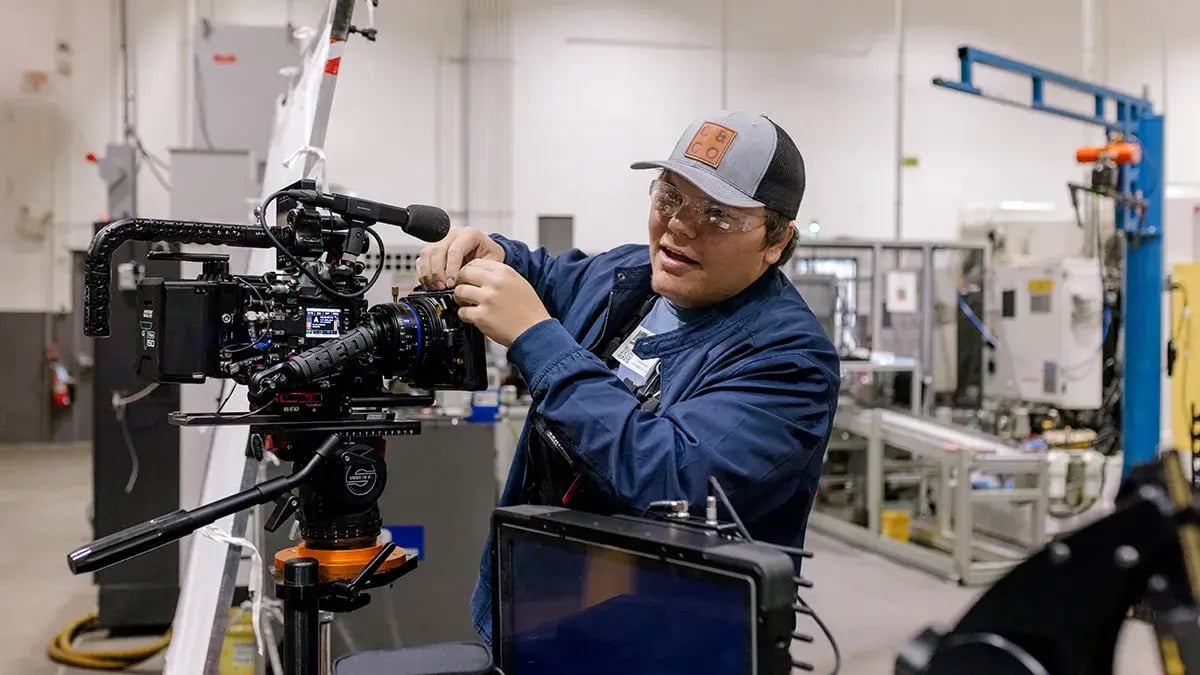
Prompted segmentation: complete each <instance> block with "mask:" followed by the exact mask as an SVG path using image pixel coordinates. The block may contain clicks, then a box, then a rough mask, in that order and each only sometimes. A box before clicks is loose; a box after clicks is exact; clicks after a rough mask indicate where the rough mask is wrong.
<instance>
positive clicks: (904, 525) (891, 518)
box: [880, 509, 912, 542]
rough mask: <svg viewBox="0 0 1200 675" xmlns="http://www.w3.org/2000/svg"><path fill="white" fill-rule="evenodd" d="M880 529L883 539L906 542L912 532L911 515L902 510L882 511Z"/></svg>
mask: <svg viewBox="0 0 1200 675" xmlns="http://www.w3.org/2000/svg"><path fill="white" fill-rule="evenodd" d="M880 529H881V530H883V536H885V537H888V538H890V539H895V540H896V541H903V542H907V541H908V540H909V536H910V535H911V532H912V513H911V512H909V511H906V510H903V509H884V510H883V513H882V514H881V517H880Z"/></svg>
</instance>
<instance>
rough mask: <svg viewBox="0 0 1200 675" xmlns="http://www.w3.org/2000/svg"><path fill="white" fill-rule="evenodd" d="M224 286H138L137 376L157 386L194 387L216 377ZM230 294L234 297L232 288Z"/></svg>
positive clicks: (151, 281) (158, 282)
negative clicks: (179, 384)
mask: <svg viewBox="0 0 1200 675" xmlns="http://www.w3.org/2000/svg"><path fill="white" fill-rule="evenodd" d="M224 286H226V284H223V283H221V282H219V281H209V280H196V281H168V280H165V279H160V278H154V277H151V278H147V279H143V280H142V281H141V283H139V284H138V311H139V316H138V328H139V331H138V333H139V336H138V365H137V371H138V375H139V376H141V377H143V378H145V379H147V380H150V381H156V382H179V383H198V382H203V381H204V380H205V377H206V376H218V375H219V373H218V372H217V368H218V358H217V357H218V355H219V352H220V344H219V342H220V339H219V332H220V326H221V320H222V316H221V314H220V305H221V302H220V301H221V296H222V292H221V291H222V290H223V287H224ZM228 290H230V291H232V292H233V293H234V294H235V295H236V292H237V290H236V287H230V288H229V289H228ZM229 316H230V321H232V320H233V316H232V315H229Z"/></svg>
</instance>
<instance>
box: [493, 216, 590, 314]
mask: <svg viewBox="0 0 1200 675" xmlns="http://www.w3.org/2000/svg"><path fill="white" fill-rule="evenodd" d="M491 238H492V241H495V242H496V243H497V244H500V246H501V247H502V248H503V249H504V263H505V264H506V265H508V266H509V267H511V268H513V269H515V270H516V271H517V272H518V273H520V275H521V276H523V277H525V280H526V281H528V282H529V284H530V285H531V286H533V289H534V290H535V291H537V294H538V297H540V298H541V299H542V304H543V305H545V306H546V311H548V312H550V316H552V317H554V318H556V319H560V318H562V316H563V314H565V313H566V312H567V311H568V310H569V308H570V305H571V300H572V299H574V298H575V296H576V292H577V290H578V288H579V284H580V282H582V280H583V277H584V274H585V273H586V272H587V270H588V268H589V267H590V266H591V264H592V262H593V261H594V260H595V257H594V256H588V255H586V254H584V253H583V252H582V251H580V250H579V249H571V250H570V251H567V252H566V253H563V254H562V255H558V256H554V255H550V254H549V253H548V252H547V251H546V249H544V248H539V249H537V250H536V251H531V250H529V246H528V245H526V244H525V243H523V242H519V241H515V240H512V239H508V238H506V237H504V236H502V235H499V234H493V235H491Z"/></svg>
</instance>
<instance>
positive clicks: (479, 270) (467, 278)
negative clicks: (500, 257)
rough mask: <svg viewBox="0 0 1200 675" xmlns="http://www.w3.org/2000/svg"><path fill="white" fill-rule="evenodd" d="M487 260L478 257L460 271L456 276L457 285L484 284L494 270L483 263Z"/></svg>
mask: <svg viewBox="0 0 1200 675" xmlns="http://www.w3.org/2000/svg"><path fill="white" fill-rule="evenodd" d="M484 262H487V261H485V260H483V259H481V258H476V259H475V260H472V261H471V262H469V263H467V264H466V265H463V266H462V269H460V270H459V271H458V275H457V276H456V277H455V278H454V283H455V285H461V284H471V285H472V286H482V285H484V284H485V283H487V281H488V279H490V278H491V275H492V272H491V270H489V269H488V268H486V267H484V266H483V265H482V263H484Z"/></svg>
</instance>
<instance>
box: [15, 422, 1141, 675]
mask: <svg viewBox="0 0 1200 675" xmlns="http://www.w3.org/2000/svg"><path fill="white" fill-rule="evenodd" d="M90 499H91V456H90V452H89V450H88V448H87V447H86V446H78V445H75V446H45V447H38V446H7V447H6V446H0V536H2V537H3V541H4V542H5V543H6V544H7V545H6V546H3V547H0V598H3V602H4V610H5V612H4V621H3V623H4V625H5V630H3V631H0V673H5V674H7V673H21V674H22V675H43V674H45V675H57V674H64V675H65V674H66V673H84V672H89V671H76V670H73V669H64V668H60V667H59V666H58V665H57V664H54V663H52V662H50V661H49V660H48V659H47V658H46V656H45V645H46V643H47V641H49V640H50V638H51V637H52V636H53V635H54V634H55V633H57V632H58V631H59V630H61V629H62V627H63V626H65V625H66V624H67V623H68V622H69V621H70V620H71V619H73V618H75V617H77V616H79V615H81V614H84V613H85V612H88V611H90V610H93V609H94V605H95V589H94V587H93V586H92V583H91V579H90V578H89V577H75V576H72V575H71V574H70V573H69V572H68V570H67V567H66V561H65V556H66V553H67V552H68V551H69V550H71V549H73V548H75V547H76V546H78V545H80V544H82V543H86V542H87V541H88V540H89V539H90V535H91V527H90V525H89V523H88V519H87V511H88V503H89V501H90ZM809 544H810V547H811V548H812V549H813V550H814V551H815V552H816V557H815V558H813V560H811V561H809V562H808V563H806V576H809V577H810V578H812V579H813V580H814V581H815V582H816V584H817V585H816V588H814V589H811V590H809V591H807V592H806V593H805V598H806V599H807V600H808V601H809V603H810V604H811V605H812V606H813V607H814V608H815V609H816V610H817V611H818V613H819V614H820V616H821V617H822V618H823V619H824V620H825V622H826V623H827V624H828V625H829V627H830V629H831V630H832V631H833V633H834V635H835V637H836V638H837V640H838V643H839V644H840V646H841V651H842V655H843V662H842V670H841V672H842V673H846V674H847V675H890V673H892V672H893V670H892V668H893V663H894V661H895V654H896V651H897V650H898V649H899V648H900V647H901V646H902V645H903V644H904V643H905V642H907V641H908V640H909V639H910V638H911V637H912V636H913V635H915V634H916V633H917V632H918V631H919V630H920V629H921V628H922V627H924V626H927V625H930V624H946V623H949V622H952V621H953V620H954V618H956V617H957V616H958V615H959V614H961V613H962V611H963V610H964V609H965V608H966V607H967V606H969V604H970V603H971V601H972V600H973V599H974V597H975V596H976V595H977V594H978V593H979V591H978V590H975V589H964V588H960V587H958V586H955V585H952V584H948V583H946V582H944V581H941V580H939V579H936V578H934V577H932V576H929V575H927V574H924V573H922V572H919V571H916V570H913V569H909V568H906V567H903V566H901V565H897V564H893V563H890V562H888V561H886V560H883V559H881V558H879V557H877V556H875V555H872V554H869V553H865V552H863V551H860V550H857V549H854V548H851V547H849V546H845V545H843V544H841V543H838V542H837V541H834V540H832V539H829V538H827V537H823V536H820V535H817V534H813V535H812V536H811V537H810V542H809ZM808 621H809V620H808V619H806V618H803V617H802V618H801V629H802V630H804V631H805V632H809V633H812V634H813V635H815V636H817V641H816V643H814V644H812V645H798V646H797V647H796V648H795V649H794V650H793V651H794V654H795V655H796V656H797V657H798V658H801V659H803V660H806V661H810V662H813V663H815V664H816V665H817V670H816V672H818V673H821V672H829V668H830V666H831V665H832V653H831V652H830V650H829V647H828V646H827V644H826V643H825V641H824V640H823V638H822V637H821V635H820V632H819V630H818V629H817V628H816V626H815V625H811V624H808V623H807V622H808ZM806 626H807V628H806ZM160 658H161V657H160ZM159 669H161V660H160V659H155V660H152V661H150V662H147V663H145V664H143V665H142V666H141V667H139V668H138V669H137V671H136V672H156V671H157V670H159ZM1116 672H1117V673H1118V674H1119V675H1153V674H1157V673H1160V672H1161V669H1160V668H1159V666H1158V665H1157V660H1156V657H1155V650H1154V643H1153V636H1152V634H1151V632H1150V630H1149V629H1148V627H1146V626H1145V625H1142V624H1134V623H1131V624H1129V625H1127V627H1126V630H1125V631H1124V632H1123V633H1122V637H1121V641H1120V644H1119V645H1118V667H1117V670H1116Z"/></svg>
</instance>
